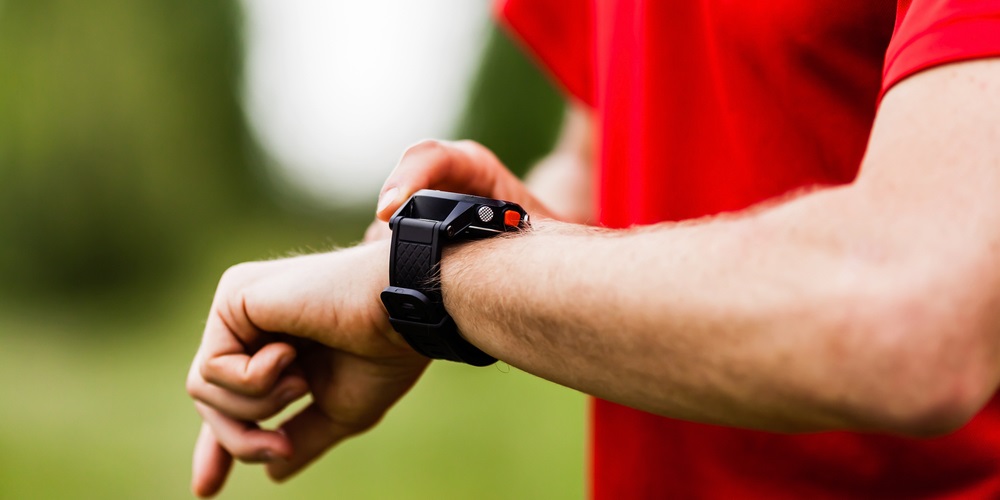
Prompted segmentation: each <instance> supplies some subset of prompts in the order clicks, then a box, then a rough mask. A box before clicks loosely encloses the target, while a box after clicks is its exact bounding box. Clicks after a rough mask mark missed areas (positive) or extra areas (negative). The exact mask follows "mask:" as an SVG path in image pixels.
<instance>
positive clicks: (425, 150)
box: [403, 139, 447, 156]
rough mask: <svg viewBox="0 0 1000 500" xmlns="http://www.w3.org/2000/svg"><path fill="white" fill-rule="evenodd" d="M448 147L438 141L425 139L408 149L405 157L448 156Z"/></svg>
mask: <svg viewBox="0 0 1000 500" xmlns="http://www.w3.org/2000/svg"><path fill="white" fill-rule="evenodd" d="M446 153H447V146H445V144H444V142H442V141H439V140H437V139H424V140H421V141H419V142H417V143H416V144H413V145H412V146H410V147H408V148H406V152H405V153H404V154H403V156H415V155H426V154H446Z"/></svg>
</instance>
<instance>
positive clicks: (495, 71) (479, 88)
mask: <svg viewBox="0 0 1000 500" xmlns="http://www.w3.org/2000/svg"><path fill="white" fill-rule="evenodd" d="M564 108H565V103H564V101H563V99H562V97H561V96H560V94H559V93H558V92H557V91H556V89H555V88H553V86H552V84H551V82H550V81H549V80H548V79H547V77H546V76H545V75H543V74H542V73H541V71H540V70H539V68H538V66H537V65H536V64H535V63H534V61H531V60H530V59H528V57H527V56H526V55H525V54H524V51H523V50H522V49H521V48H520V47H518V46H516V45H515V44H514V43H513V42H512V41H511V40H510V39H509V38H508V36H507V35H506V34H505V33H503V32H502V31H501V30H500V29H499V28H496V27H492V28H491V30H490V34H489V39H488V41H487V45H486V50H485V52H484V54H483V60H482V63H481V64H480V67H479V70H478V72H477V74H476V78H475V80H474V83H473V85H472V89H471V92H470V97H469V102H468V104H467V106H466V109H465V113H464V115H463V117H462V120H461V123H460V124H459V126H458V133H457V135H458V137H461V138H463V139H473V140H476V141H479V142H481V143H482V144H484V145H486V146H487V147H489V148H490V149H492V150H493V152H494V153H496V155H497V156H498V157H499V158H500V160H502V161H503V162H504V163H505V164H506V165H507V167H509V168H510V169H511V170H513V171H514V172H515V173H517V174H519V175H523V174H524V173H525V172H526V171H527V170H528V168H530V167H531V165H532V164H533V163H534V162H535V161H536V160H538V159H539V158H541V157H542V156H544V155H545V154H546V153H548V152H549V151H550V150H551V149H552V145H553V143H554V142H555V139H556V136H557V134H558V132H559V125H560V123H562V118H563V112H564Z"/></svg>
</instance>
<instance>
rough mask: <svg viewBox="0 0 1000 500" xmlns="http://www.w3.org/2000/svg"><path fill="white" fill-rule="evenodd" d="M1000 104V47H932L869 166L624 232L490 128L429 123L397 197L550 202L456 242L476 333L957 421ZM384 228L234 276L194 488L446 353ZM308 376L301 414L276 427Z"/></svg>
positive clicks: (992, 264)
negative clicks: (961, 50) (429, 133)
mask: <svg viewBox="0 0 1000 500" xmlns="http://www.w3.org/2000/svg"><path fill="white" fill-rule="evenodd" d="M998 116H1000V61H998V60H981V61H973V62H964V63H957V64H951V65H946V66H940V67H937V68H933V69H930V70H927V71H924V72H922V73H919V74H917V75H915V76H913V77H910V78H908V79H907V80H905V81H904V82H902V83H900V84H898V85H897V86H895V87H894V88H893V89H892V90H891V91H890V92H888V94H887V95H886V97H885V98H884V100H883V101H882V103H881V105H880V108H879V111H878V116H877V118H876V121H875V125H874V128H873V131H872V135H871V139H870V143H869V148H868V151H867V153H866V155H865V158H864V160H863V163H862V166H861V171H860V174H859V176H858V178H857V179H856V181H855V182H853V183H852V184H850V185H847V186H840V187H834V188H826V189H821V190H813V191H812V192H809V193H806V194H800V195H799V196H796V197H791V198H789V199H785V200H779V201H772V202H770V203H768V204H767V205H766V206H760V207H755V208H753V209H750V210H747V211H744V212H741V213H736V214H728V215H725V216H720V217H715V218H711V219H706V220H701V221H695V222H689V223H684V224H658V225H654V226H646V227H639V228H634V229H630V230H616V231H611V230H601V229H595V228H591V227H587V226H583V225H576V224H572V223H568V222H563V221H559V220H557V218H558V217H562V218H564V219H569V220H572V221H581V220H587V218H588V217H589V213H587V212H586V210H578V209H575V208H573V207H581V206H585V205H586V204H585V203H579V202H570V203H559V202H558V201H556V203H553V204H552V207H555V208H549V206H548V205H546V204H544V203H542V202H541V201H540V198H539V197H536V196H535V195H534V194H532V192H531V191H529V190H528V188H527V187H526V186H525V185H524V184H522V183H521V182H520V181H518V180H517V179H516V178H515V177H514V176H513V175H511V174H510V173H509V172H508V171H507V170H506V169H505V168H503V166H502V165H501V164H500V163H499V162H498V161H497V160H496V158H495V157H493V155H492V154H490V153H489V152H488V151H486V150H485V149H484V148H482V147H481V146H478V145H476V144H474V143H468V142H461V143H444V142H433V141H431V142H424V143H421V144H418V145H416V146H414V147H413V148H411V149H410V150H408V151H407V152H406V154H404V155H403V157H402V159H401V160H400V163H399V165H398V166H397V168H396V170H395V171H394V172H393V174H392V175H391V176H390V178H389V180H388V181H387V182H386V185H385V187H384V188H383V191H382V192H383V194H382V197H381V201H380V205H379V211H378V214H377V215H378V217H379V219H381V220H386V219H388V216H389V215H390V214H391V213H392V212H393V211H394V210H395V209H396V208H397V207H398V206H399V204H400V203H401V202H402V201H404V200H405V199H406V197H407V196H408V195H409V194H410V193H412V192H414V191H416V190H417V189H420V188H434V189H445V190H453V191H464V192H468V193H472V194H478V195H483V196H492V197H497V198H503V199H508V200H511V201H515V202H518V203H521V204H522V205H523V206H525V208H526V209H527V210H528V211H529V212H530V213H532V217H533V220H534V221H535V224H534V229H533V230H531V231H528V232H526V233H523V234H520V235H517V236H514V237H505V238H495V239H491V240H485V241H480V242H476V243H471V244H464V245H461V246H458V247H453V248H450V249H448V251H447V252H446V254H445V257H444V259H443V261H442V271H441V274H442V290H443V293H444V299H445V304H446V307H447V308H448V310H449V311H450V312H451V314H452V316H453V317H454V318H455V321H456V322H457V323H458V325H459V327H460V329H461V331H462V332H463V334H464V335H465V336H466V338H468V339H469V341H471V342H472V343H473V344H475V345H477V346H479V347H480V348H481V349H483V350H484V351H486V352H488V353H490V354H492V355H494V356H496V357H497V358H499V359H502V360H504V361H506V362H508V363H509V364H511V365H513V366H516V367H518V368H520V369H523V370H525V371H528V372H531V373H534V374H536V375H538V376H541V377H544V378H546V379H549V380H552V381H554V382H556V383H559V384H562V385H565V386H568V387H572V388H574V389H577V390H580V391H584V392H586V393H588V394H593V395H595V396H599V397H602V398H605V399H608V400H611V401H616V402H619V403H622V404H626V405H629V406H632V407H635V408H639V409H642V410H646V411H650V412H653V413H656V414H660V415H665V416H670V417H677V418H683V419H690V420H696V421H702V422H711V423H717V424H724V425H731V426H738V427H745V428H755V429H765V430H771V431H779V432H803V431H818V430H832V429H843V430H862V431H876V432H885V433H892V434H899V435H908V436H929V435H937V434H941V433H945V432H949V431H951V430H954V429H956V428H958V427H960V426H961V425H962V424H963V423H965V422H967V421H968V420H969V419H970V418H972V416H974V415H975V414H976V412H977V411H978V410H979V409H980V408H981V407H982V406H983V405H984V404H985V403H986V402H987V401H988V400H989V399H990V398H991V397H992V395H993V394H994V392H995V391H996V389H997V385H998V382H1000V363H998V362H997V361H998V356H1000V336H998V335H997V333H998V331H1000V196H997V195H996V190H997V188H998V187H1000V146H998V145H1000V120H998V119H997V117H998ZM584 130H585V129H584ZM573 144H577V145H578V144H579V142H574V143H573ZM570 150H572V148H570ZM585 150H586V148H585V147H581V148H577V151H578V152H581V151H585ZM568 154H569V153H568ZM577 157H579V155H577ZM571 164H572V163H569V165H571ZM567 172H570V173H569V174H567ZM571 172H573V168H571V167H567V168H566V170H564V171H563V174H562V175H569V177H567V178H573V176H572V174H571ZM577 179H578V180H577V181H574V182H575V183H573V184H571V185H572V186H575V188H574V189H576V190H577V193H580V192H584V191H586V181H582V180H579V177H577ZM540 184H541V185H544V184H545V183H544V182H542V183H540ZM549 185H556V186H558V185H559V182H554V183H549ZM567 198H569V199H571V200H578V199H579V198H580V195H579V194H577V195H575V196H570V197H565V196H564V197H563V198H561V199H563V200H565V199H567ZM546 199H552V200H559V199H560V198H558V197H551V198H546ZM545 217H550V218H551V219H549V220H544V218H545ZM370 236H372V238H371V239H373V240H375V241H371V242H369V243H366V244H363V245H360V246H358V247H354V248H350V249H346V250H341V251H337V252H332V253H327V254H317V255H310V256H304V257H295V258H291V259H285V260H279V261H272V262H263V263H251V264H241V265H239V266H236V267H234V268H232V269H230V270H229V271H227V273H226V274H225V275H224V276H223V278H222V280H221V282H220V285H219V289H218V292H217V294H216V296H215V300H214V302H213V305H212V309H211V313H210V316H209V321H208V324H207V327H206V330H205V335H204V338H203V341H202V345H201V348H200V349H199V351H198V354H197V355H196V357H195V360H194V363H193V364H192V367H191V372H190V375H189V377H188V391H189V393H190V394H191V395H192V397H193V398H194V399H195V401H196V407H197V408H198V411H199V412H200V413H201V415H202V417H203V419H204V421H205V423H204V426H203V428H202V432H201V435H200V436H199V438H198V442H197V445H196V450H195V460H194V478H193V485H192V486H193V489H194V491H195V493H196V494H198V495H201V496H207V495H211V494H214V493H215V492H217V491H218V489H219V488H220V487H221V485H222V483H223V481H224V480H225V477H226V475H227V473H228V471H229V468H230V467H231V464H232V459H233V457H235V458H236V459H239V460H241V461H244V462H265V463H266V468H267V472H268V474H269V475H270V476H271V477H272V478H274V479H275V480H282V479H285V478H287V477H289V476H290V475H292V474H294V473H295V472H297V471H299V470H300V469H301V468H302V467H304V466H305V465H306V464H308V463H309V462H310V461H311V460H313V459H315V458H316V457H317V456H319V455H320V454H322V453H323V452H324V451H326V450H328V449H329V448H330V447H332V446H333V445H335V444H336V443H337V442H339V441H340V440H342V439H344V438H346V437H349V436H352V435H356V434H358V433H360V432H363V431H365V430H367V429H369V428H370V427H371V426H372V425H374V424H375V423H377V421H378V420H379V418H381V416H382V415H384V413H385V412H386V411H387V410H388V408H389V407H390V406H391V405H392V404H393V403H394V402H395V401H396V400H397V399H398V398H399V397H401V396H402V395H403V394H404V393H405V392H406V391H407V389H409V387H411V386H412V384H413V383H415V381H416V380H417V379H418V377H419V376H420V374H421V373H422V371H423V370H424V368H425V367H426V365H427V362H428V360H426V359H425V358H422V357H420V356H419V355H417V354H415V353H414V352H413V351H412V350H410V349H409V348H408V347H407V346H406V344H405V342H403V341H402V340H401V339H400V338H399V336H398V335H396V334H395V333H394V332H393V331H392V330H391V329H390V328H389V326H388V322H387V319H386V316H385V311H384V310H383V309H382V306H381V303H380V302H379V301H378V292H379V291H380V290H381V289H382V288H383V287H384V286H386V285H387V284H388V250H389V249H388V244H387V242H386V241H385V240H378V239H377V236H378V233H377V231H375V230H373V231H370ZM486 255H489V256H490V259H489V260H488V262H490V264H489V265H488V266H485V265H483V264H482V262H486V260H484V259H483V257H484V256H486ZM496 269H503V270H504V272H503V273H496V272H495V270H496ZM539 277H544V279H539ZM276 332H280V333H276ZM307 392H308V393H310V394H311V395H312V398H313V403H312V405H311V406H310V407H309V408H308V409H306V410H305V411H304V412H303V413H301V414H299V415H298V416H295V417H293V418H292V419H291V420H289V421H288V422H285V423H283V424H281V426H280V428H279V429H277V430H262V429H259V428H257V426H256V424H255V423H254V422H256V421H259V420H262V419H265V418H267V417H269V416H272V415H274V414H275V413H277V412H278V411H279V410H280V409H281V408H284V407H285V406H287V404H288V403H289V402H291V401H293V400H295V399H297V398H299V397H301V396H302V395H304V394H305V393H307Z"/></svg>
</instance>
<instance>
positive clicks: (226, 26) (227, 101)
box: [0, 0, 261, 290]
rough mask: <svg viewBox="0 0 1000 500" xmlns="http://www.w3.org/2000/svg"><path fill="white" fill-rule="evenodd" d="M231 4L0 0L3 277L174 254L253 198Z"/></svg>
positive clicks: (29, 278)
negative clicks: (200, 232) (191, 239)
mask: <svg viewBox="0 0 1000 500" xmlns="http://www.w3.org/2000/svg"><path fill="white" fill-rule="evenodd" d="M239 14H240V13H239V10H238V5H237V3H236V2H235V1H217V2H205V1H200V0H145V1H142V2H136V1H133V0H93V1H90V2H77V1H75V0H7V1H4V2H0V65H2V73H0V283H2V284H3V285H2V286H4V287H8V286H18V287H20V286H24V285H29V284H30V285H35V286H39V285H40V286H43V287H45V288H47V289H66V290H72V289H79V290H92V289H94V288H95V287H100V286H111V285H114V284H121V283H123V282H134V280H136V279H142V278H149V277H150V276H155V275H158V273H162V272H164V271H165V270H167V269H169V268H170V267H171V266H173V265H176V264H178V263H179V262H180V261H181V257H182V256H183V255H184V251H185V250H186V249H189V246H187V245H186V244H185V243H186V241H187V240H188V239H189V238H190V237H191V235H192V234H193V233H195V232H198V231H202V232H203V231H205V230H208V229H211V230H217V228H218V227H219V224H220V223H221V222H222V221H224V220H226V219H227V218H232V217H234V216H235V215H234V214H235V213H236V211H235V209H238V208H244V207H247V206H251V204H253V203H255V202H256V200H258V199H261V197H259V196H258V195H259V194H260V192H259V187H258V186H259V185H260V184H259V183H257V182H256V180H257V179H256V178H255V177H256V175H255V174H256V167H255V162H256V161H257V160H256V158H257V155H256V153H255V149H254V146H253V142H252V141H251V140H250V138H249V134H248V132H247V127H246V124H245V123H244V119H243V115H242V111H241V109H240V103H239V92H238V89H239V82H240V71H241V68H240V64H241V60H242V57H241V43H240V39H239V33H240V29H241V25H240V16H239Z"/></svg>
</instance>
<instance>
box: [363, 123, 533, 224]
mask: <svg viewBox="0 0 1000 500" xmlns="http://www.w3.org/2000/svg"><path fill="white" fill-rule="evenodd" d="M500 175H505V176H510V177H511V178H513V175H512V174H510V173H509V172H508V171H507V169H506V168H505V167H504V166H503V165H502V164H501V163H500V161H499V160H497V158H496V157H495V156H494V155H493V153H491V152H490V151H489V150H487V149H486V148H484V147H483V146H481V145H479V144H477V143H474V142H472V141H458V142H450V141H434V140H427V141H422V142H419V143H417V144H415V145H413V146H411V147H410V148H409V149H407V150H406V152H404V153H403V156H402V157H401V158H400V160H399V163H398V164H397V165H396V168H395V169H394V170H393V171H392V173H391V174H389V178H388V179H387V180H386V181H385V184H384V185H383V187H382V190H381V191H380V193H381V194H380V195H379V202H378V207H377V208H376V210H375V215H376V217H378V218H379V219H380V220H383V221H388V220H389V218H390V217H391V216H392V214H393V213H394V212H395V211H396V210H397V209H398V208H399V206H400V205H401V204H402V203H403V202H405V201H406V200H407V198H409V197H410V196H411V195H412V194H413V193H415V192H416V191H418V190H420V189H441V190H445V191H460V192H463V193H468V194H475V195H479V196H491V195H494V194H495V193H494V191H495V189H494V188H495V186H496V185H497V178H498V176H500Z"/></svg>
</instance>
